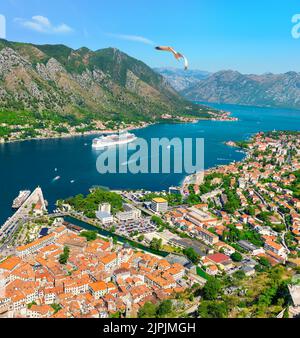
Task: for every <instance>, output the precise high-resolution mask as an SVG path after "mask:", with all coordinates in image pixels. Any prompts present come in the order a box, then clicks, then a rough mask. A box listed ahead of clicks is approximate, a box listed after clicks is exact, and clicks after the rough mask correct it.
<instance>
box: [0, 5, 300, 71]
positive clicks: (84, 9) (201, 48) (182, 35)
mask: <svg viewBox="0 0 300 338" xmlns="http://www.w3.org/2000/svg"><path fill="white" fill-rule="evenodd" d="M297 14H299V15H298V16H296V15H297ZM0 15H2V16H0V35H1V23H2V27H3V22H4V21H3V20H4V18H3V16H4V17H5V21H6V38H7V39H8V40H11V41H19V42H31V43H37V44H46V43H47V44H57V43H62V44H65V45H68V46H70V47H72V48H75V49H76V48H80V47H82V46H85V47H88V48H90V49H93V50H97V49H101V48H106V47H116V48H119V49H121V50H122V51H124V52H126V53H127V54H129V55H131V56H133V57H135V58H137V59H139V60H142V61H144V62H145V63H147V64H148V65H149V66H151V67H181V66H182V65H181V64H180V63H178V62H177V61H176V60H175V59H173V57H172V55H171V54H170V55H169V54H166V53H163V52H158V51H156V50H155V49H154V46H156V45H170V46H172V47H174V48H175V49H176V50H178V51H180V52H182V53H183V54H184V55H186V56H187V57H188V59H189V61H190V67H191V68H192V69H200V70H206V71H210V72H215V71H219V70H224V69H233V70H237V71H240V72H242V73H256V74H261V73H266V72H273V73H283V72H287V71H298V72H299V71H300V62H299V58H300V0H49V1H48V0H1V2H0ZM292 20H294V23H293V22H292ZM297 23H299V27H298V26H297ZM2 30H3V29H2ZM292 30H293V34H292ZM2 34H4V33H3V32H2Z"/></svg>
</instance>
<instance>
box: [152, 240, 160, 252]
mask: <svg viewBox="0 0 300 338" xmlns="http://www.w3.org/2000/svg"><path fill="white" fill-rule="evenodd" d="M150 248H151V249H152V250H155V251H159V250H160V249H161V248H162V239H161V238H160V239H158V238H153V239H152V241H151V243H150Z"/></svg>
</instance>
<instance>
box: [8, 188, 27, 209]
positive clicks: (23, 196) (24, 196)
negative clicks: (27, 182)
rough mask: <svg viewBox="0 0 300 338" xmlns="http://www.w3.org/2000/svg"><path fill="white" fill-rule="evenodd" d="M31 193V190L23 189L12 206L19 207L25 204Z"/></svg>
mask: <svg viewBox="0 0 300 338" xmlns="http://www.w3.org/2000/svg"><path fill="white" fill-rule="evenodd" d="M30 193H31V191H30V190H21V191H20V192H19V195H18V197H16V198H15V199H14V201H13V204H12V208H13V209H19V208H20V207H21V206H22V205H23V204H24V202H25V201H26V200H27V198H28V197H29V196H30Z"/></svg>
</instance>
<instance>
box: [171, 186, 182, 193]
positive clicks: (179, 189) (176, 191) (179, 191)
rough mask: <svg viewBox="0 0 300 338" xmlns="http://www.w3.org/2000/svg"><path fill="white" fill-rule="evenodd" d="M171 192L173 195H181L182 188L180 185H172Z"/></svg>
mask: <svg viewBox="0 0 300 338" xmlns="http://www.w3.org/2000/svg"><path fill="white" fill-rule="evenodd" d="M169 194H172V195H181V188H180V187H170V188H169Z"/></svg>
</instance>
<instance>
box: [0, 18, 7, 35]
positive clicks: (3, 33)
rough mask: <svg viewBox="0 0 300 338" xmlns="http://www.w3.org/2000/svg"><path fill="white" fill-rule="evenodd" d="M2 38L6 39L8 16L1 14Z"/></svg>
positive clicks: (0, 30)
mask: <svg viewBox="0 0 300 338" xmlns="http://www.w3.org/2000/svg"><path fill="white" fill-rule="evenodd" d="M0 39H6V18H5V16H4V15H2V14H0Z"/></svg>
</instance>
